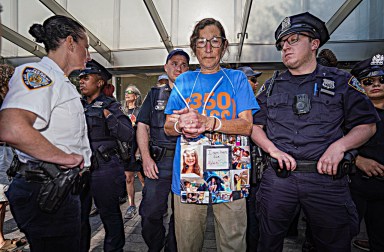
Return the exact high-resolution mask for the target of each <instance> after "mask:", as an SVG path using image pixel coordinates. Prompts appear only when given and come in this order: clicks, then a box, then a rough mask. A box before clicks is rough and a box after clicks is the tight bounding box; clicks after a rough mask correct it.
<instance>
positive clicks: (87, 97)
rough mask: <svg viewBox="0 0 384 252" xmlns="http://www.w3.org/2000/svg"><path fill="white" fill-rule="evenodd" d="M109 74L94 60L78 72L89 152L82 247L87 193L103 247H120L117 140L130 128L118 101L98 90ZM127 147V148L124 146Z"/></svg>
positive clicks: (86, 235) (128, 136)
mask: <svg viewBox="0 0 384 252" xmlns="http://www.w3.org/2000/svg"><path fill="white" fill-rule="evenodd" d="M111 77H112V75H111V74H110V73H109V72H108V71H107V70H106V69H105V68H104V67H103V66H102V65H100V64H99V63H98V62H97V61H95V60H92V61H90V62H88V63H87V67H86V68H85V69H84V70H82V71H81V72H80V75H79V78H80V91H81V93H82V94H83V99H82V103H83V106H84V111H85V116H86V120H87V126H88V136H89V141H90V143H91V149H92V154H93V163H92V167H91V168H92V172H91V177H90V190H86V189H85V190H84V191H83V192H82V242H81V245H82V251H88V250H89V246H90V238H91V233H90V231H91V230H90V226H89V212H90V210H91V206H92V203H91V202H92V200H91V197H93V199H94V201H95V205H96V207H97V209H98V210H99V213H100V218H101V221H102V222H103V225H104V229H105V238H104V251H123V247H124V244H125V234H124V223H123V218H122V215H121V210H120V204H119V196H121V194H122V189H123V185H124V183H125V175H124V167H123V164H122V160H121V158H122V151H121V150H120V149H119V146H118V141H120V143H124V142H125V143H128V142H130V141H132V133H133V128H132V124H131V122H130V120H129V118H128V117H127V116H126V115H125V114H124V113H123V111H122V108H121V104H120V103H119V102H117V101H116V100H115V99H114V98H113V97H108V96H106V95H105V94H104V93H103V92H102V90H103V88H104V86H105V85H106V84H107V81H108V80H109V79H111ZM126 151H128V150H126Z"/></svg>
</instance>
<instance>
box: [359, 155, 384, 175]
mask: <svg viewBox="0 0 384 252" xmlns="http://www.w3.org/2000/svg"><path fill="white" fill-rule="evenodd" d="M356 166H357V168H359V169H360V170H362V171H363V172H364V173H365V174H367V175H368V177H372V176H381V177H382V176H384V165H382V164H380V163H378V162H376V161H375V160H373V159H369V158H365V157H362V156H360V155H359V156H357V158H356Z"/></svg>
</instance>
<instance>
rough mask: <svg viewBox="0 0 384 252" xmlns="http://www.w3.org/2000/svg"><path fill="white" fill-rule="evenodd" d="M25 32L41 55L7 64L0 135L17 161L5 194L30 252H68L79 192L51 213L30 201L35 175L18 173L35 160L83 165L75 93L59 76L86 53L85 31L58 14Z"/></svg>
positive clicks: (74, 237)
mask: <svg viewBox="0 0 384 252" xmlns="http://www.w3.org/2000/svg"><path fill="white" fill-rule="evenodd" d="M29 33H30V34H31V35H32V36H33V37H34V38H35V39H36V42H37V43H43V44H44V47H45V50H46V52H47V56H46V57H43V58H42V59H41V61H40V62H37V63H27V64H24V65H21V66H19V67H17V68H16V69H15V73H14V75H13V76H12V78H11V80H10V82H9V91H8V93H7V95H6V96H5V99H4V102H3V105H2V107H1V111H0V141H4V142H6V143H8V144H9V145H10V146H12V147H14V148H15V149H16V152H17V155H18V159H19V161H20V163H21V164H20V166H19V167H18V172H17V174H16V175H15V177H14V178H13V180H12V183H11V185H10V186H9V189H8V191H7V192H6V195H7V198H8V200H9V203H10V207H11V212H12V215H13V217H14V219H15V221H16V223H17V226H18V227H19V229H20V230H21V231H22V232H23V233H25V235H26V238H27V240H28V242H29V244H30V250H31V251H32V252H35V251H37V252H44V251H74V252H76V251H80V211H81V209H80V197H79V195H74V194H72V193H69V194H67V195H66V196H65V197H64V198H63V202H62V204H61V206H60V207H59V208H58V210H57V211H56V212H53V213H50V212H47V211H45V209H44V208H43V209H42V208H41V206H40V204H39V202H38V195H39V194H40V190H43V191H42V192H44V191H45V189H42V185H43V184H41V180H38V179H37V178H36V177H32V178H31V180H29V181H28V182H27V181H26V178H25V174H26V171H27V170H28V171H30V172H35V173H39V172H40V173H41V172H42V171H43V169H42V168H41V167H42V165H49V163H52V164H55V165H56V168H57V169H61V171H60V172H63V171H66V170H68V169H73V168H80V169H81V168H83V167H89V166H90V165H91V160H90V158H91V149H90V146H89V140H88V136H87V127H86V121H85V115H84V109H83V106H82V105H81V102H80V94H79V93H78V92H77V90H76V87H75V85H73V84H72V83H71V82H70V80H69V79H68V77H67V76H69V74H70V73H71V72H72V71H74V70H81V69H84V68H85V65H86V62H87V61H89V60H90V59H91V58H90V54H89V51H88V48H89V41H88V36H87V34H86V31H85V29H84V27H83V26H81V25H80V24H79V23H78V22H77V21H74V20H72V19H70V18H68V17H65V16H60V15H56V16H52V17H50V18H48V19H46V20H45V21H44V23H43V24H42V25H41V24H33V25H32V26H31V27H30V29H29ZM76 170H77V169H76ZM76 170H72V172H73V171H76ZM65 174H67V173H65ZM64 176H65V175H64ZM46 178H48V177H47V176H46ZM44 188H45V187H44Z"/></svg>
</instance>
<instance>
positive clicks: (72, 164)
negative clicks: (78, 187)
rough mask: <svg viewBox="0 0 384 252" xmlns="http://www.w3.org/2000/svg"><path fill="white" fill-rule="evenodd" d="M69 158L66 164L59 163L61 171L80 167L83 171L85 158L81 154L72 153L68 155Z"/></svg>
mask: <svg viewBox="0 0 384 252" xmlns="http://www.w3.org/2000/svg"><path fill="white" fill-rule="evenodd" d="M67 155H68V158H66V159H65V161H64V162H57V164H58V165H59V167H60V168H61V169H72V168H76V167H79V168H80V169H83V167H84V157H83V156H82V155H79V154H75V153H71V154H67Z"/></svg>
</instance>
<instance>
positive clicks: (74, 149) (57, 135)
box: [2, 57, 91, 166]
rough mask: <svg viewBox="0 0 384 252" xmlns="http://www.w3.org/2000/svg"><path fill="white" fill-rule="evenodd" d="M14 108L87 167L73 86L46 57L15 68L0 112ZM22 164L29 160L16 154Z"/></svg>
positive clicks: (82, 118) (86, 150)
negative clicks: (25, 113) (26, 113)
mask: <svg viewBox="0 0 384 252" xmlns="http://www.w3.org/2000/svg"><path fill="white" fill-rule="evenodd" d="M6 108H18V109H23V110H27V111H30V112H32V113H34V114H35V115H37V118H36V121H35V123H34V125H33V127H34V128H35V129H36V130H38V131H39V132H40V133H41V134H42V135H43V136H44V137H45V138H47V139H48V140H49V141H50V142H51V143H52V144H53V145H55V146H56V147H57V148H59V149H61V150H62V151H64V152H65V153H77V154H80V155H83V157H84V164H85V166H90V165H91V162H90V157H91V149H90V146H89V141H88V135H87V128H86V121H85V115H84V109H83V106H82V104H81V102H80V94H79V93H78V92H77V90H76V87H75V86H74V85H73V84H72V83H71V82H70V81H69V79H68V77H66V76H65V75H64V72H63V71H62V70H61V68H60V67H59V66H58V65H57V64H56V63H55V62H54V61H53V60H51V59H50V58H48V57H44V58H43V59H42V60H41V61H40V62H38V63H28V64H25V65H22V66H19V67H17V68H16V69H15V73H14V75H13V77H12V79H11V80H10V82H9V92H8V94H7V96H6V97H5V100H4V103H3V106H2V109H6ZM19 159H20V161H22V162H27V161H28V160H33V158H32V157H30V156H28V155H27V154H25V153H21V152H19Z"/></svg>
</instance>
